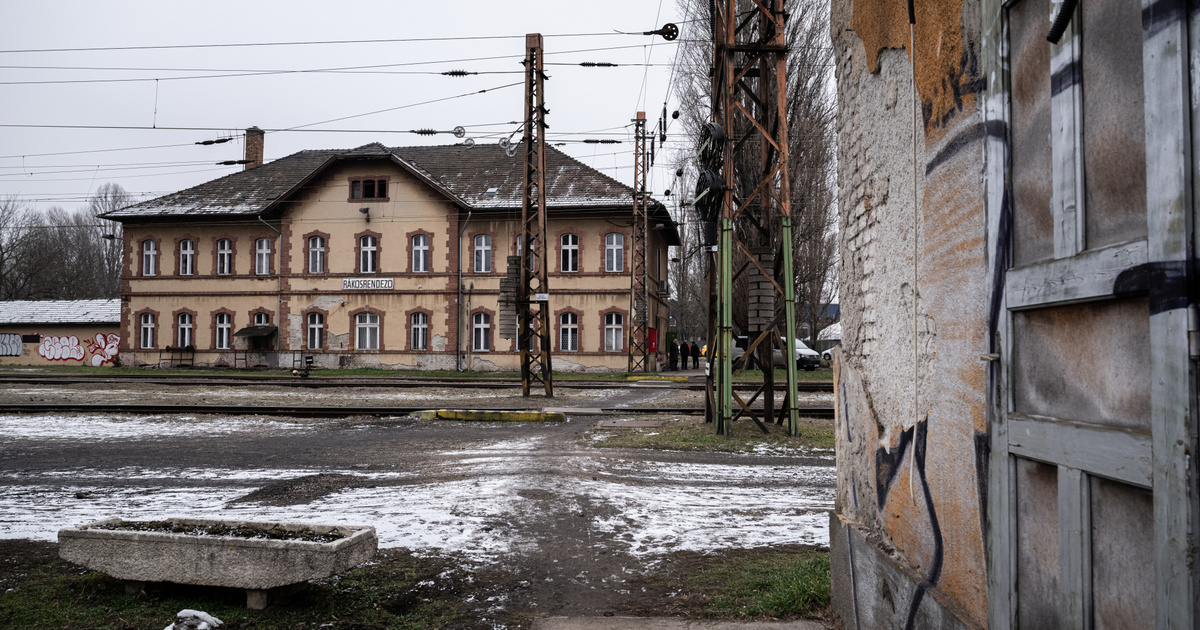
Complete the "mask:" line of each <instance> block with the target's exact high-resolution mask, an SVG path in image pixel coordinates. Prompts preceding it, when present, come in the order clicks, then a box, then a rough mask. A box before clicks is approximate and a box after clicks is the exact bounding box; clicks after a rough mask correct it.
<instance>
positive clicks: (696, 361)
mask: <svg viewBox="0 0 1200 630" xmlns="http://www.w3.org/2000/svg"><path fill="white" fill-rule="evenodd" d="M692 369H694V370H699V369H700V346H698V345H696V340H695V339H693V340H692Z"/></svg>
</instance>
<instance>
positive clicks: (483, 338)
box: [471, 313, 492, 352]
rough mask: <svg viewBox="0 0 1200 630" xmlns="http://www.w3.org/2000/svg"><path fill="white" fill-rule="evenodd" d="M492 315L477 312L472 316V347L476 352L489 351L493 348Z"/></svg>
mask: <svg viewBox="0 0 1200 630" xmlns="http://www.w3.org/2000/svg"><path fill="white" fill-rule="evenodd" d="M491 328H492V316H491V315H488V314H487V313H475V314H474V315H472V316H471V349H472V350H474V351H475V352H488V351H490V350H491V349H492V334H491V333H492V331H491Z"/></svg>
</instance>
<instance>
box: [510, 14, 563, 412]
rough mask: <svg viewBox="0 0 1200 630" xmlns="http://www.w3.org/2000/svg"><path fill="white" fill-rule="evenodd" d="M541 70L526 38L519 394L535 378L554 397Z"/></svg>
mask: <svg viewBox="0 0 1200 630" xmlns="http://www.w3.org/2000/svg"><path fill="white" fill-rule="evenodd" d="M546 79H547V77H546V74H545V73H544V72H543V71H542V36H541V35H540V34H538V33H531V34H529V35H526V36H525V137H524V148H525V186H524V188H523V189H522V190H523V193H524V195H523V196H524V200H523V201H522V203H521V226H522V236H521V240H520V242H519V244H518V249H519V250H520V251H519V252H518V253H519V255H520V258H521V260H520V267H521V284H520V288H519V291H518V294H517V305H518V308H519V309H520V310H519V311H518V312H519V317H518V321H517V327H518V328H517V330H518V333H517V345H518V347H519V348H520V350H521V393H522V394H523V395H524V396H529V390H530V388H531V387H532V384H533V383H534V382H540V383H541V384H542V385H543V386H544V387H545V389H546V396H547V397H553V396H554V383H553V379H552V376H551V371H550V318H549V310H550V304H549V302H550V287H549V284H548V283H547V282H546V263H547V261H546V151H545V148H546V127H547V125H546V120H545V118H546V114H547V113H549V112H548V110H547V109H546V102H545V93H544V82H545V81H546Z"/></svg>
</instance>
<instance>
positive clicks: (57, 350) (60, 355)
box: [37, 335, 86, 361]
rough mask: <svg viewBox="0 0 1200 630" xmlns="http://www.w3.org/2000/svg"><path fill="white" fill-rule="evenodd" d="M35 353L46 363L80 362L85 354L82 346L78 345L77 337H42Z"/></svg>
mask: <svg viewBox="0 0 1200 630" xmlns="http://www.w3.org/2000/svg"><path fill="white" fill-rule="evenodd" d="M37 353H38V356H40V357H42V358H43V359H46V360H47V361H82V360H83V356H84V354H86V352H85V351H84V349H83V346H81V345H79V337H76V336H75V335H69V336H68V335H63V336H62V337H55V336H53V335H51V336H46V337H42V342H41V343H39V344H38V348H37Z"/></svg>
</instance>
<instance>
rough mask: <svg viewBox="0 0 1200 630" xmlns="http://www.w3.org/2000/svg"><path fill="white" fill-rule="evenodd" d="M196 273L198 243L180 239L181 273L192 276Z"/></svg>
mask: <svg viewBox="0 0 1200 630" xmlns="http://www.w3.org/2000/svg"><path fill="white" fill-rule="evenodd" d="M194 273H196V243H194V242H192V241H189V240H182V241H179V275H181V276H190V275H192V274H194Z"/></svg>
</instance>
